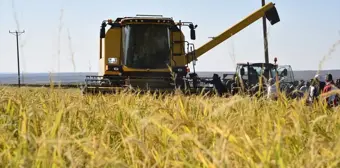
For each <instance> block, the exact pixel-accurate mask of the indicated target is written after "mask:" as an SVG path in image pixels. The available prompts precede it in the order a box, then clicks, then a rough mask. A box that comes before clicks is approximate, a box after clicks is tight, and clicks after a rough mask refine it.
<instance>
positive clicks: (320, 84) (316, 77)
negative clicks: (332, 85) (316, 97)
mask: <svg viewBox="0 0 340 168" xmlns="http://www.w3.org/2000/svg"><path fill="white" fill-rule="evenodd" d="M314 78H315V79H317V80H318V81H319V93H322V91H323V89H324V87H325V86H326V82H325V80H324V78H323V76H321V75H319V74H317V75H315V77H314Z"/></svg>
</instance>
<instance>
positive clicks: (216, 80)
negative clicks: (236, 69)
mask: <svg viewBox="0 0 340 168" xmlns="http://www.w3.org/2000/svg"><path fill="white" fill-rule="evenodd" d="M207 83H211V84H213V85H214V88H215V89H216V91H217V94H218V95H219V96H222V94H223V92H224V90H225V87H224V85H223V83H222V81H221V77H219V76H218V74H214V75H213V79H212V81H207Z"/></svg>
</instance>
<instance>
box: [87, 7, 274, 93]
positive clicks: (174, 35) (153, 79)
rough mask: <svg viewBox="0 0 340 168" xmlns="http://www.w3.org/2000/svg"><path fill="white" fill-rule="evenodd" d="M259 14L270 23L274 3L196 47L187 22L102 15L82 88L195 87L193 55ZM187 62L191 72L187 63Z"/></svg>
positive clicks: (164, 88)
mask: <svg viewBox="0 0 340 168" xmlns="http://www.w3.org/2000/svg"><path fill="white" fill-rule="evenodd" d="M263 16H265V17H266V18H267V19H268V20H269V21H270V23H271V24H272V25H274V24H276V23H277V22H279V21H280V18H279V15H278V13H277V10H276V8H275V4H273V3H268V4H267V5H265V6H263V7H261V8H260V9H258V10H257V11H255V12H253V13H252V14H250V15H249V16H247V17H246V18H244V19H243V20H241V21H240V22H239V23H237V24H235V25H233V26H232V27H230V28H229V29H227V30H226V31H224V32H222V33H221V34H220V35H218V36H216V38H214V39H212V40H211V41H209V42H207V43H206V44H204V45H203V46H201V47H199V48H197V49H195V46H194V44H193V43H190V42H189V41H187V40H186V38H185V36H184V33H183V30H182V28H183V27H188V28H189V29H190V38H191V40H195V39H196V34H195V29H196V28H197V25H194V24H193V23H192V22H182V21H179V22H175V21H174V20H173V18H170V17H163V16H161V15H136V16H133V17H119V18H116V19H115V20H112V19H108V20H104V21H103V22H102V25H101V29H100V38H99V44H100V47H99V72H98V76H86V79H85V81H86V83H85V91H93V90H95V91H103V90H105V89H110V90H111V89H112V88H122V87H132V88H141V89H151V90H155V89H156V90H174V88H175V87H176V88H178V87H179V88H181V89H184V88H186V89H188V88H192V87H193V88H194V89H197V87H199V85H198V84H197V83H198V81H199V78H198V76H197V74H196V72H195V61H197V58H199V57H200V56H202V55H203V54H204V53H206V52H208V51H209V50H211V49H212V48H214V47H215V46H217V45H218V44H220V43H222V42H223V41H225V40H227V39H228V38H230V37H232V36H233V35H235V34H236V33H238V32H239V31H241V30H242V29H244V28H246V27H247V26H249V25H250V24H252V23H254V22H255V21H256V20H258V19H260V18H262V17H263ZM107 27H108V29H107ZM191 62H193V71H194V72H193V73H190V68H189V63H191ZM189 81H191V82H193V83H191V84H189Z"/></svg>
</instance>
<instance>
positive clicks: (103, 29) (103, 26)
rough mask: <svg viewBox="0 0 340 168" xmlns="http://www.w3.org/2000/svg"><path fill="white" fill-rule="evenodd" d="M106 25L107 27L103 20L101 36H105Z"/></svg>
mask: <svg viewBox="0 0 340 168" xmlns="http://www.w3.org/2000/svg"><path fill="white" fill-rule="evenodd" d="M105 27H106V23H105V22H103V23H102V26H101V28H100V38H105V33H106V32H105Z"/></svg>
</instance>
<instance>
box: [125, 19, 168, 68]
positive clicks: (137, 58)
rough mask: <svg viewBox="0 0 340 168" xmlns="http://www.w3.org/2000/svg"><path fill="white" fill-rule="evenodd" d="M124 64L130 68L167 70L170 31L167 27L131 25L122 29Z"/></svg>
mask: <svg viewBox="0 0 340 168" xmlns="http://www.w3.org/2000/svg"><path fill="white" fill-rule="evenodd" d="M122 40H123V55H124V63H125V65H126V66H128V67H131V68H142V69H158V68H167V64H168V63H169V60H170V51H171V50H170V31H169V27H168V26H167V25H161V24H159V25H155V24H131V25H126V26H124V27H123V38H122Z"/></svg>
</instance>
